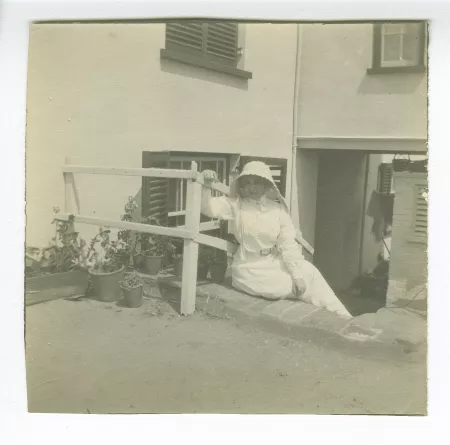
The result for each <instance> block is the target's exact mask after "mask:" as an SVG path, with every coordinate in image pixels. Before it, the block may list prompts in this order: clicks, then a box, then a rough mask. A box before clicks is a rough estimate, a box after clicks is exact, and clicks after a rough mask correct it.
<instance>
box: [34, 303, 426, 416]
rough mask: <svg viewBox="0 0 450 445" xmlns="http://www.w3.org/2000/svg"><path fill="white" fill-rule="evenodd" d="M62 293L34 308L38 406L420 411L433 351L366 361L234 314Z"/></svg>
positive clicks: (92, 410) (128, 410)
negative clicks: (187, 312) (132, 305)
mask: <svg viewBox="0 0 450 445" xmlns="http://www.w3.org/2000/svg"><path fill="white" fill-rule="evenodd" d="M169 303H170V301H169V302H166V301H163V300H160V299H157V298H149V299H146V301H145V304H144V306H143V307H141V308H139V309H126V308H121V307H119V306H116V305H115V304H105V303H99V302H95V301H91V300H85V299H81V300H79V301H68V300H56V301H50V302H47V303H42V304H37V305H34V306H29V307H27V312H26V340H27V379H28V391H29V393H28V396H29V410H30V411H31V412H70V413H89V412H90V413H179V412H202V413H205V412H220V413H320V414H424V413H425V411H426V387H425V385H426V370H425V358H424V357H422V358H421V359H417V356H414V357H413V356H411V360H410V361H409V362H408V361H407V360H406V361H402V362H396V361H370V360H368V359H363V358H358V357H356V356H352V355H349V354H348V353H344V352H342V351H338V350H333V349H332V348H331V349H330V348H323V347H320V346H318V345H317V344H314V342H311V340H310V339H307V338H305V339H303V340H301V339H300V340H297V341H294V340H290V339H287V338H283V337H279V336H277V335H274V334H270V333H267V332H265V331H263V330H259V329H256V328H254V327H252V325H251V324H242V325H239V324H238V322H237V321H235V320H230V319H226V317H225V319H224V318H223V317H221V316H220V315H218V316H216V317H215V316H213V315H211V314H210V315H208V314H206V313H198V314H196V315H194V316H191V317H180V316H178V314H177V313H176V311H175V310H174V309H173V307H172V306H171V305H170V304H169Z"/></svg>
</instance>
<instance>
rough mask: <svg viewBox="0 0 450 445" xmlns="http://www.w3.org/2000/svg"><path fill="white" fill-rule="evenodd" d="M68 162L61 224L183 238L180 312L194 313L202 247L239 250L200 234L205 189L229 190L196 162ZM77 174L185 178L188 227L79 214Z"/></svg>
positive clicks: (224, 241) (231, 252) (226, 193)
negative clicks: (182, 166)
mask: <svg viewBox="0 0 450 445" xmlns="http://www.w3.org/2000/svg"><path fill="white" fill-rule="evenodd" d="M69 162H70V161H69V160H66V165H65V166H64V167H63V173H64V187H65V202H64V213H60V214H58V219H59V220H61V221H68V220H69V219H70V218H73V222H75V223H82V224H92V225H98V226H107V227H114V228H117V229H124V230H131V231H135V232H140V233H153V234H157V235H166V236H170V237H178V238H182V239H184V250H183V274H182V286H181V308H180V309H181V313H182V314H183V315H189V314H192V313H193V312H194V311H195V296H196V286H197V263H198V247H199V244H204V245H207V246H211V247H215V248H216V249H220V250H223V251H226V252H228V253H230V254H234V253H235V252H236V249H237V246H236V245H235V244H233V243H230V242H228V241H226V240H223V239H221V238H217V237H213V236H210V235H206V234H204V233H201V230H202V224H201V223H200V210H201V196H202V186H206V187H209V188H211V189H213V190H216V191H218V192H220V193H222V194H225V195H229V193H230V189H229V187H228V186H227V185H225V184H222V183H219V182H216V183H208V184H205V183H204V181H203V175H202V174H201V173H200V172H198V170H197V163H196V162H192V163H191V169H190V170H173V169H158V168H114V167H86V166H82V165H70V163H69ZM75 173H77V174H80V173H81V174H97V175H119V176H140V177H150V178H176V179H185V180H187V197H186V222H185V225H184V226H182V227H163V226H156V225H149V224H142V223H135V222H127V221H119V220H114V219H107V218H100V217H93V216H84V215H80V200H79V196H78V192H77V188H76V185H75V178H74V174H75ZM72 196H73V197H74V199H75V206H76V210H75V211H74V208H73V205H72ZM298 241H299V242H300V243H301V244H302V245H303V246H304V247H305V248H306V249H307V250H309V251H310V252H311V250H312V248H311V246H309V244H307V243H306V242H305V241H304V240H303V239H299V240H298ZM310 249H311V250H310Z"/></svg>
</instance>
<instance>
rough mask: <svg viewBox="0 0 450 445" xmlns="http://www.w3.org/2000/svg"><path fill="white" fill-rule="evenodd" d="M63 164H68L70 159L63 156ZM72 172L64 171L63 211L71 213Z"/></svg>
mask: <svg viewBox="0 0 450 445" xmlns="http://www.w3.org/2000/svg"><path fill="white" fill-rule="evenodd" d="M65 164H66V165H68V164H70V159H69V158H67V157H66V158H65ZM72 189H73V173H67V172H64V212H65V213H69V214H71V213H73V207H72Z"/></svg>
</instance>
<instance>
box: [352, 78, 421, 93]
mask: <svg viewBox="0 0 450 445" xmlns="http://www.w3.org/2000/svg"><path fill="white" fill-rule="evenodd" d="M423 77H424V74H418V73H411V74H406V75H405V74H403V75H397V74H392V75H389V74H378V75H366V76H364V78H363V80H362V82H361V84H360V85H359V87H358V93H359V94H412V93H414V92H415V91H416V90H417V88H419V86H420V84H421V83H422V82H423Z"/></svg>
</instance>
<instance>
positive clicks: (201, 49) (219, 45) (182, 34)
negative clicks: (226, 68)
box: [166, 21, 238, 65]
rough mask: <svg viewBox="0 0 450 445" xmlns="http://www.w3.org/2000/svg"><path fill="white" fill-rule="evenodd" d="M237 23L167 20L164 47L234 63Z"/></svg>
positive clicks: (235, 61) (229, 63) (235, 57)
mask: <svg viewBox="0 0 450 445" xmlns="http://www.w3.org/2000/svg"><path fill="white" fill-rule="evenodd" d="M237 47H238V25H237V24H236V23H229V22H195V21H194V22H185V21H181V22H169V23H167V25H166V48H168V49H176V50H182V51H183V52H188V53H191V54H193V55H197V56H200V57H206V58H208V59H211V60H213V61H217V62H221V63H225V64H228V65H236V63H237Z"/></svg>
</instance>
